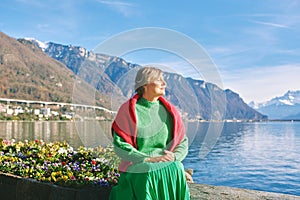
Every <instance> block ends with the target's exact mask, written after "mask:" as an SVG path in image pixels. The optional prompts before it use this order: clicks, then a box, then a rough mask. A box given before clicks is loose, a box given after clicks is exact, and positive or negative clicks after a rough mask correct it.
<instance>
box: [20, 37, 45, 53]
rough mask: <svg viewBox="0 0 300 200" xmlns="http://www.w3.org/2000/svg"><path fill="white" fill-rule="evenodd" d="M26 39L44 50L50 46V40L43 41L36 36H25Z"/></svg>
mask: <svg viewBox="0 0 300 200" xmlns="http://www.w3.org/2000/svg"><path fill="white" fill-rule="evenodd" d="M24 39H25V40H28V41H30V42H32V43H33V44H35V45H36V46H38V47H40V48H41V49H42V50H43V51H45V49H47V48H48V42H41V41H39V40H37V39H35V38H24Z"/></svg>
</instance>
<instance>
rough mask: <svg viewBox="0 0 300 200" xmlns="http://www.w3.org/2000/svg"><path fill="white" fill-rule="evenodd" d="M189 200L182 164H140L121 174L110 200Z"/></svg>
mask: <svg viewBox="0 0 300 200" xmlns="http://www.w3.org/2000/svg"><path fill="white" fill-rule="evenodd" d="M165 199H166V200H189V199H190V192H189V188H188V185H187V183H186V179H185V173H184V168H183V165H182V163H181V162H177V161H175V162H159V163H139V164H135V165H132V166H130V167H129V168H128V170H127V172H126V173H122V174H121V177H120V179H119V184H118V185H117V186H115V187H113V188H112V191H111V193H110V200H165Z"/></svg>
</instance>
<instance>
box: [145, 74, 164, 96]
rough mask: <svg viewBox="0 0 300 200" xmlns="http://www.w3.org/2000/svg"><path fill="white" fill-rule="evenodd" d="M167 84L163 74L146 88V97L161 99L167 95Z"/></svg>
mask: <svg viewBox="0 0 300 200" xmlns="http://www.w3.org/2000/svg"><path fill="white" fill-rule="evenodd" d="M166 86H167V83H166V82H165V80H164V77H163V74H161V75H160V76H159V77H158V79H157V80H154V81H153V82H152V83H149V84H147V85H145V86H144V88H145V92H144V94H145V95H147V96H148V95H150V96H152V97H159V96H163V95H165V88H166Z"/></svg>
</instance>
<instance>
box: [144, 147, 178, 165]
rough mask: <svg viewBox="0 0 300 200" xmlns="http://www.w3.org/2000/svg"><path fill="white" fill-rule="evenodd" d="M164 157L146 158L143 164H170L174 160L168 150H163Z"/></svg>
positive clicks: (172, 154)
mask: <svg viewBox="0 0 300 200" xmlns="http://www.w3.org/2000/svg"><path fill="white" fill-rule="evenodd" d="M164 153H165V154H164V155H163V156H156V157H150V158H146V159H145V162H153V163H155V162H170V161H174V160H175V156H174V153H173V152H171V151H168V150H164Z"/></svg>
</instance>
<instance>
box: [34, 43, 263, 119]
mask: <svg viewBox="0 0 300 200" xmlns="http://www.w3.org/2000/svg"><path fill="white" fill-rule="evenodd" d="M30 41H31V42H32V43H34V44H35V45H37V46H39V47H40V48H41V49H42V50H43V51H44V52H45V53H47V54H48V55H49V56H50V57H52V58H54V59H57V60H58V61H60V62H62V63H64V64H65V65H66V66H67V67H68V68H69V69H71V70H72V71H73V72H74V73H75V74H77V75H79V76H80V77H81V78H83V79H84V80H86V81H87V82H88V83H91V84H92V85H93V86H95V87H96V88H97V90H99V91H100V92H101V93H105V94H108V95H112V96H119V95H122V96H123V97H125V99H126V98H128V97H130V96H131V95H132V93H133V80H134V76H135V73H136V70H137V68H139V67H140V66H139V65H137V64H132V63H128V62H126V61H125V60H123V59H122V58H118V57H114V56H109V55H103V54H98V53H97V54H96V53H93V52H91V51H88V50H86V49H85V48H83V47H75V46H71V45H62V44H54V43H47V44H45V43H41V42H39V41H36V40H30ZM91 71H92V73H91ZM91 75H92V76H96V77H98V78H95V77H90V76H91ZM165 77H166V81H167V83H168V88H167V91H166V97H167V98H168V99H169V100H170V101H171V102H172V103H174V104H175V105H176V106H177V107H178V108H179V109H180V110H181V112H182V113H183V115H185V116H187V117H188V118H193V119H220V118H222V119H245V120H247V119H254V120H262V119H266V118H267V117H266V116H265V115H261V114H260V113H259V112H257V111H255V110H254V109H252V108H250V107H249V106H248V105H247V104H246V103H244V101H243V100H242V99H241V98H240V97H239V95H238V94H236V93H234V92H233V91H231V90H221V89H220V88H219V87H217V86H216V85H214V84H212V83H206V82H204V81H201V80H194V79H191V78H184V77H182V76H181V75H179V74H172V73H167V72H166V73H165ZM99 79H101V80H99ZM92 80H97V81H96V82H94V81H92ZM225 102H226V103H225ZM116 109H117V108H116Z"/></svg>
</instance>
